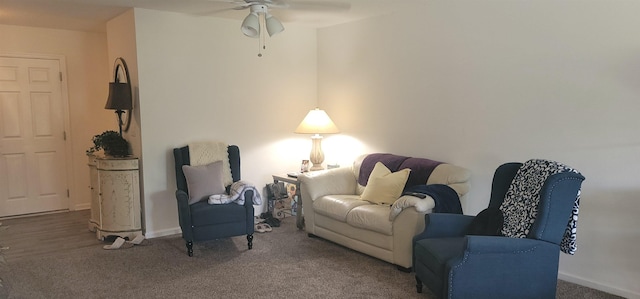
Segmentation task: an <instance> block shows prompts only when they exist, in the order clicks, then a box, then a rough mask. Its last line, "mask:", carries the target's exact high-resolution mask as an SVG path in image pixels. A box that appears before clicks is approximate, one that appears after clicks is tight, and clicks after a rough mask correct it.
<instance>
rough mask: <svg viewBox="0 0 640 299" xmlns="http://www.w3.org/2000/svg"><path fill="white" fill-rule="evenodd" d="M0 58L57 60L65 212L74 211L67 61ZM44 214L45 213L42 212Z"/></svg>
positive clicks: (29, 55) (49, 57)
mask: <svg viewBox="0 0 640 299" xmlns="http://www.w3.org/2000/svg"><path fill="white" fill-rule="evenodd" d="M0 57H6V58H26V59H46V60H57V61H58V64H59V65H60V74H61V78H60V79H61V80H60V97H61V99H62V118H63V119H62V122H63V124H64V131H65V140H64V151H65V158H66V161H67V163H66V165H65V173H66V175H67V190H68V194H69V196H67V210H69V211H75V210H76V209H75V200H73V192H72V191H73V190H75V189H76V186H75V181H74V180H73V165H74V162H73V152H72V148H73V147H72V146H71V145H73V142H72V134H71V125H70V121H69V93H68V88H67V60H66V57H65V56H64V55H59V54H38V53H14V52H2V51H0ZM44 213H46V212H44Z"/></svg>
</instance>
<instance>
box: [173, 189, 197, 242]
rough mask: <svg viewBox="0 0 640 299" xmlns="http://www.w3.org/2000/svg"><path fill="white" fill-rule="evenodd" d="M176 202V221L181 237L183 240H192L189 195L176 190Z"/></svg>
mask: <svg viewBox="0 0 640 299" xmlns="http://www.w3.org/2000/svg"><path fill="white" fill-rule="evenodd" d="M176 200H177V202H178V221H179V224H180V228H181V229H182V237H183V238H185V240H192V239H193V236H192V235H191V209H190V208H189V195H188V194H187V192H184V191H182V190H176Z"/></svg>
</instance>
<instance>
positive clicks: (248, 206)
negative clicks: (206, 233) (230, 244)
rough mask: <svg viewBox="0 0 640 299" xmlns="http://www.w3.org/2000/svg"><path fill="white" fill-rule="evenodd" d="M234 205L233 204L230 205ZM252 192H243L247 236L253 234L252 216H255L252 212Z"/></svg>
mask: <svg viewBox="0 0 640 299" xmlns="http://www.w3.org/2000/svg"><path fill="white" fill-rule="evenodd" d="M231 204H234V203H231ZM253 205H254V203H253V190H246V191H244V208H245V211H246V217H247V218H246V219H247V223H246V226H247V234H248V235H250V234H253V232H254V224H255V223H254V222H255V220H254V218H253V216H255V214H254V211H253V209H254V208H253Z"/></svg>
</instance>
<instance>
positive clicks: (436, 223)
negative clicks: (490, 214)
mask: <svg viewBox="0 0 640 299" xmlns="http://www.w3.org/2000/svg"><path fill="white" fill-rule="evenodd" d="M473 218H475V217H474V216H469V215H461V214H447V213H431V214H425V215H424V231H422V232H421V233H419V234H418V235H416V236H415V237H414V238H413V242H414V243H415V242H416V241H418V240H422V239H426V238H449V237H461V236H464V235H465V232H466V231H467V227H468V226H469V224H470V223H471V221H472V220H473Z"/></svg>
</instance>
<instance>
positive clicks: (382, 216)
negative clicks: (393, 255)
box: [347, 204, 393, 236]
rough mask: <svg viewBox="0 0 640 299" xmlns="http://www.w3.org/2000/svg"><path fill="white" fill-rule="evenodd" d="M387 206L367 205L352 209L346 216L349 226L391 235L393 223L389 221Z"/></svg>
mask: <svg viewBox="0 0 640 299" xmlns="http://www.w3.org/2000/svg"><path fill="white" fill-rule="evenodd" d="M389 212H390V207H389V206H382V205H375V204H368V205H361V206H357V207H354V208H353V209H351V211H350V212H349V214H348V215H347V223H348V224H349V225H351V226H354V227H358V228H363V229H368V230H372V231H375V232H379V233H381V234H385V235H387V236H391V235H393V222H391V221H389Z"/></svg>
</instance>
